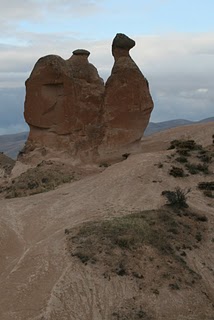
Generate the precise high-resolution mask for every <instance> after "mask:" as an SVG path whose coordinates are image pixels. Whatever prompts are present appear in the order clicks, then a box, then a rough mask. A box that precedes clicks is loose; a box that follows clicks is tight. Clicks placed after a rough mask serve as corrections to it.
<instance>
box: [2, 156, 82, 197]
mask: <svg viewBox="0 0 214 320" xmlns="http://www.w3.org/2000/svg"><path fill="white" fill-rule="evenodd" d="M74 179H76V176H75V173H74V172H73V171H72V170H71V169H70V168H67V167H65V166H63V165H61V164H58V163H54V162H52V161H43V162H41V163H40V164H38V165H37V167H35V168H31V169H28V170H27V171H26V172H24V173H22V174H21V175H20V176H18V177H17V178H15V179H14V180H12V181H11V184H9V185H8V186H7V187H6V188H5V189H4V190H2V191H3V192H5V194H6V198H15V197H23V196H27V195H33V194H37V193H41V192H47V191H50V190H53V189H55V188H56V187H57V186H59V185H60V184H63V183H68V182H71V181H72V180H74Z"/></svg>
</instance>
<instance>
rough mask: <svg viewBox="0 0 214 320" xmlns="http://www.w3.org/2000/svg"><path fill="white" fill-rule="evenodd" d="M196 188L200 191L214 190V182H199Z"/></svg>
mask: <svg viewBox="0 0 214 320" xmlns="http://www.w3.org/2000/svg"><path fill="white" fill-rule="evenodd" d="M198 188H199V189H201V190H214V181H209V182H199V184H198Z"/></svg>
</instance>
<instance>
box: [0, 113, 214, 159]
mask: <svg viewBox="0 0 214 320" xmlns="http://www.w3.org/2000/svg"><path fill="white" fill-rule="evenodd" d="M211 121H214V117H211V118H206V119H203V120H200V121H189V120H184V119H176V120H169V121H163V122H150V123H149V125H148V127H147V128H146V130H145V132H144V136H149V135H151V134H153V133H156V132H160V131H164V130H167V129H170V128H175V127H180V126H185V125H191V124H196V123H206V122H211ZM27 137H28V132H21V133H16V134H7V135H0V152H4V153H5V154H6V155H7V156H9V157H11V158H13V159H16V157H17V155H18V153H19V151H20V150H21V149H22V148H23V147H24V144H25V141H26V140H27Z"/></svg>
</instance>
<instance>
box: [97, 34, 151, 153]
mask: <svg viewBox="0 0 214 320" xmlns="http://www.w3.org/2000/svg"><path fill="white" fill-rule="evenodd" d="M134 46H135V42H134V40H132V39H130V38H128V37H127V36H125V35H124V34H117V35H116V37H115V38H114V40H113V44H112V54H113V56H114V59H115V63H114V66H113V69H112V72H111V76H110V77H109V78H108V80H107V82H106V86H105V97H104V124H105V128H106V129H105V137H104V140H103V144H102V146H101V149H102V150H103V152H104V153H105V152H113V151H114V150H117V149H118V148H119V149H121V148H122V149H123V151H124V152H126V150H127V148H130V144H133V143H134V142H135V143H136V142H138V141H139V140H140V139H141V138H142V135H143V132H144V130H145V129H146V127H147V125H148V122H149V118H150V114H151V111H152V109H153V101H152V98H151V95H150V93H149V87H148V81H147V80H146V78H145V77H144V76H143V74H142V73H141V71H140V69H139V68H138V66H137V65H136V64H135V62H134V61H133V60H132V58H131V57H130V55H129V50H130V49H131V48H133V47H134ZM121 151H122V150H121Z"/></svg>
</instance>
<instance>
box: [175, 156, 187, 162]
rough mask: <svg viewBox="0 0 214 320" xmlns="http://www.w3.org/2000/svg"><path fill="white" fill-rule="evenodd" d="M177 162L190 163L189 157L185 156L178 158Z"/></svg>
mask: <svg viewBox="0 0 214 320" xmlns="http://www.w3.org/2000/svg"><path fill="white" fill-rule="evenodd" d="M175 160H176V161H178V162H180V163H186V162H188V160H187V157H184V156H180V157H177V158H176V159H175Z"/></svg>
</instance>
